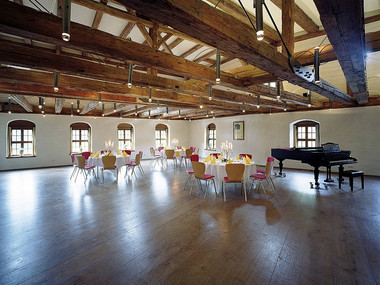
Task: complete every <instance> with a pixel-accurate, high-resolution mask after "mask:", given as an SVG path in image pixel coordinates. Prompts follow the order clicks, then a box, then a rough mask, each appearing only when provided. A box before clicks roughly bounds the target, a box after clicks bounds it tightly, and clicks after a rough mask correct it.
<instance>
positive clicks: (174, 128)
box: [0, 106, 380, 176]
mask: <svg viewBox="0 0 380 285" xmlns="http://www.w3.org/2000/svg"><path fill="white" fill-rule="evenodd" d="M14 119H27V120H30V121H33V122H34V123H35V124H36V137H37V141H36V147H37V149H36V151H37V156H36V157H33V158H8V159H7V158H6V137H7V124H8V122H9V121H11V120H14ZM300 119H310V120H315V121H318V122H320V124H321V127H320V130H321V142H322V143H325V142H335V143H338V144H339V145H340V147H341V149H342V150H351V156H353V157H356V158H357V159H358V163H357V164H356V165H355V166H353V167H354V168H357V169H361V170H363V171H365V173H366V174H369V175H377V176H380V167H379V163H378V161H379V160H380V155H379V146H380V144H379V143H378V142H379V141H380V106H371V107H360V108H345V109H337V110H331V111H329V110H321V111H308V112H281V113H278V114H272V115H268V114H258V115H245V116H237V117H229V118H216V119H207V120H196V121H194V120H193V121H191V122H188V121H164V120H161V121H158V120H141V119H137V120H135V119H128V120H127V119H119V118H99V117H98V118H97V119H94V118H93V117H69V116H58V115H47V116H46V117H45V118H43V117H42V116H41V115H39V114H33V115H28V114H6V113H1V114H0V170H6V169H20V168H33V167H45V166H58V165H68V164H70V157H69V151H70V124H71V123H73V122H78V121H83V122H87V123H89V124H90V125H91V127H92V138H93V139H92V150H94V151H96V150H99V149H102V148H104V142H105V141H106V140H109V139H111V140H112V141H115V142H116V138H117V134H116V128H117V125H118V124H119V123H122V122H123V123H130V124H132V125H133V126H134V127H135V138H136V150H142V151H143V152H144V156H145V158H146V157H148V156H149V148H150V147H151V146H154V145H155V141H154V127H155V125H156V124H157V123H165V124H167V125H168V126H169V136H170V137H169V139H170V141H171V140H172V139H173V138H177V139H178V140H179V144H180V145H184V146H196V147H199V149H200V152H199V154H200V155H201V156H203V157H205V156H207V155H208V154H209V153H210V152H209V151H207V150H205V129H206V127H207V125H208V124H209V123H211V122H214V123H215V124H216V135H217V151H220V145H221V142H222V141H225V140H228V141H230V142H232V143H233V145H234V153H252V154H253V158H254V160H255V161H256V163H258V164H260V165H264V164H265V161H266V158H267V156H269V155H270V152H271V148H275V147H288V146H289V141H290V140H289V125H290V124H291V123H292V122H294V121H296V120H300ZM234 121H244V122H245V139H244V140H233V139H232V125H233V122H234ZM284 165H285V167H293V168H302V169H311V167H309V166H307V165H305V164H302V163H300V162H298V161H291V160H285V162H284ZM333 170H336V169H333Z"/></svg>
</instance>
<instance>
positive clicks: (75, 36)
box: [0, 0, 380, 119]
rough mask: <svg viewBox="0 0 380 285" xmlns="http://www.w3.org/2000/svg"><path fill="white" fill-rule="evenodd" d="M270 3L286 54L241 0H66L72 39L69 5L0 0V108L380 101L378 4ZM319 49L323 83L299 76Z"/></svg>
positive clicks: (197, 115) (210, 112)
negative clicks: (66, 36) (260, 31)
mask: <svg viewBox="0 0 380 285" xmlns="http://www.w3.org/2000/svg"><path fill="white" fill-rule="evenodd" d="M250 2H252V1H242V3H243V5H244V7H245V8H246V11H247V14H248V15H249V17H250V19H251V20H252V21H253V23H254V22H255V14H254V9H253V8H252V6H253V5H252V3H250ZM265 3H266V5H267V8H268V10H269V12H270V14H271V15H270V16H273V18H274V23H275V24H276V26H277V27H278V28H279V30H280V32H281V36H282V39H283V41H284V43H285V45H286V48H287V49H288V51H289V52H290V54H291V57H290V56H289V53H287V52H286V50H285V48H283V47H282V45H283V44H282V42H281V39H280V34H279V33H277V32H276V29H275V28H276V27H275V26H274V23H273V22H272V21H271V20H270V17H269V14H264V33H265V38H264V41H258V40H257V38H256V34H255V31H254V30H253V28H252V26H251V24H250V22H249V20H248V18H247V16H246V15H245V13H244V10H243V9H242V7H241V6H240V5H239V2H238V1H234V0H220V1H219V0H207V1H202V0H186V1H173V0H156V1H141V0H128V1H125V0H124V1H123V0H112V1H107V0H101V1H100V2H98V1H93V0H71V23H70V27H71V28H70V29H71V31H70V35H71V38H70V41H63V40H62V37H61V32H62V17H61V16H62V6H63V0H58V1H53V0H44V1H40V2H36V1H35V0H29V1H28V2H27V1H25V0H15V1H14V2H13V1H7V0H0V5H1V7H2V9H0V41H1V44H0V64H1V66H0V108H1V109H0V111H1V112H8V110H9V102H10V108H11V111H12V112H16V113H17V112H20V113H23V112H28V113H41V111H42V109H44V111H45V113H47V114H48V113H54V114H62V115H71V114H74V115H82V116H86V115H90V116H93V115H97V116H102V115H103V116H121V117H138V118H158V117H159V118H170V119H184V118H189V119H202V118H206V117H209V116H234V115H241V114H243V113H244V114H254V113H269V112H282V111H283V110H284V109H285V108H286V110H288V111H299V110H304V111H307V110H315V109H321V108H329V107H333V108H344V107H352V106H358V107H362V106H368V105H378V104H380V99H379V97H380V96H379V95H380V71H379V70H380V68H379V67H380V3H379V2H378V1H376V0H367V1H365V2H363V1H357V0H331V1H327V2H326V1H322V0H314V1H313V2H311V1H307V0H283V1H281V0H266V1H265ZM316 46H319V50H320V61H321V66H320V69H321V82H320V83H318V84H316V83H315V82H314V81H312V80H311V81H310V80H307V79H305V78H304V77H303V76H300V74H298V71H297V70H296V71H295V69H294V60H296V62H298V63H299V64H301V65H302V68H305V69H307V70H312V69H313V66H312V65H313V62H314V48H315V47H316ZM217 50H220V53H221V62H220V64H221V77H220V83H219V84H217V83H216V82H215V79H216V53H217ZM130 65H131V66H132V67H133V68H132V72H131V75H130V74H129V70H130V68H129V67H130ZM131 79H132V82H131V83H132V86H131V87H129V86H128V82H129V81H130V80H131ZM55 82H56V83H57V85H58V86H57V87H58V91H55V90H54V88H53V87H54V84H55ZM277 83H278V86H279V88H280V89H281V90H280V91H281V92H280V95H281V96H280V98H278V90H277V88H276V84H277ZM40 98H41V99H43V101H44V103H45V104H44V106H43V108H39V103H41V99H40ZM78 110H79V112H78Z"/></svg>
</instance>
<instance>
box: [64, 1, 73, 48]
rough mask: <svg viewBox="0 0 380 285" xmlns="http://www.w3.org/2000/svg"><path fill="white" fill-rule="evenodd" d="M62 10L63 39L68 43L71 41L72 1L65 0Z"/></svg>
mask: <svg viewBox="0 0 380 285" xmlns="http://www.w3.org/2000/svg"><path fill="white" fill-rule="evenodd" d="M62 8H63V9H62V39H63V40H64V41H65V42H68V41H69V40H70V14H71V0H63V7H62Z"/></svg>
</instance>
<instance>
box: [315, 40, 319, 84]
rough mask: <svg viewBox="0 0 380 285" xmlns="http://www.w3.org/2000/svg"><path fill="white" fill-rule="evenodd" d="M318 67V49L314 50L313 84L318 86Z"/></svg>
mask: <svg viewBox="0 0 380 285" xmlns="http://www.w3.org/2000/svg"><path fill="white" fill-rule="evenodd" d="M319 65H320V59H319V47H315V48H314V83H315V84H319V83H320V82H321V81H320V78H319Z"/></svg>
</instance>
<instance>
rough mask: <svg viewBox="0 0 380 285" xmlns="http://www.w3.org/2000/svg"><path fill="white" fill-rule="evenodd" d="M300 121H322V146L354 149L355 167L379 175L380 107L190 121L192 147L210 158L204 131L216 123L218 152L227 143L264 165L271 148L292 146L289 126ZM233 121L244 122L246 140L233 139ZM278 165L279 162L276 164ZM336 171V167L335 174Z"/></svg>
mask: <svg viewBox="0 0 380 285" xmlns="http://www.w3.org/2000/svg"><path fill="white" fill-rule="evenodd" d="M300 119H310V120H315V121H318V122H320V131H321V143H325V142H335V143H338V144H339V145H340V148H341V149H342V150H351V156H352V157H356V158H357V159H358V163H357V164H356V165H354V166H353V168H355V169H360V170H363V171H365V173H366V174H368V175H378V176H380V167H379V161H380V155H379V148H380V144H379V141H380V106H371V107H360V108H345V109H337V110H331V111H330V110H320V111H307V112H281V113H277V114H272V115H268V114H257V115H245V116H238V117H228V118H216V119H208V120H201V121H193V122H191V125H190V129H191V137H190V144H191V145H196V146H199V147H200V155H201V156H207V155H208V154H209V153H210V152H209V151H207V150H205V131H204V130H205V128H206V127H207V125H208V124H209V123H211V122H213V123H215V124H216V136H217V143H216V145H217V151H218V152H219V151H220V145H221V143H222V142H223V141H225V140H228V141H230V142H232V143H233V146H234V153H235V154H236V153H251V154H253V159H254V161H255V162H256V163H258V164H260V165H264V164H265V162H266V159H267V156H269V155H270V154H271V148H276V147H289V143H290V138H289V126H290V124H291V123H292V122H294V121H296V120H300ZM234 121H244V122H245V139H244V140H233V139H232V126H233V122H234ZM276 165H277V163H276ZM284 166H285V167H290V168H301V169H312V168H311V167H310V166H308V165H305V164H302V163H300V162H297V161H291V160H285V161H284ZM334 170H335V171H337V169H336V168H334V169H333V171H334Z"/></svg>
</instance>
